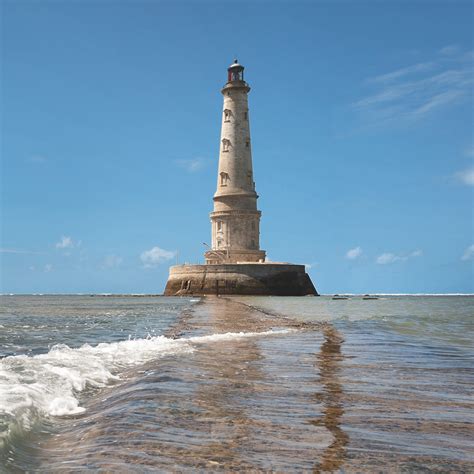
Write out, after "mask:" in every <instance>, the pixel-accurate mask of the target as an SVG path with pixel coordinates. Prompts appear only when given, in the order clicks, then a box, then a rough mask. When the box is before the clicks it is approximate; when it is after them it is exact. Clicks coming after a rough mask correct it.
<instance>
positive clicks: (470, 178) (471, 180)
mask: <svg viewBox="0 0 474 474" xmlns="http://www.w3.org/2000/svg"><path fill="white" fill-rule="evenodd" d="M454 177H455V178H456V179H457V180H458V181H459V182H460V183H462V184H465V185H466V186H474V167H472V168H468V169H465V170H463V171H458V172H457V173H455V174H454Z"/></svg>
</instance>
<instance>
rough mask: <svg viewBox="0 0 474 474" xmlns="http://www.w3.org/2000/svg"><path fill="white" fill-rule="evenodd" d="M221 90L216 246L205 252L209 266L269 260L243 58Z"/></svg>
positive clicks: (214, 224)
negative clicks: (264, 243)
mask: <svg viewBox="0 0 474 474" xmlns="http://www.w3.org/2000/svg"><path fill="white" fill-rule="evenodd" d="M221 92H222V95H223V96H224V104H223V108H222V126H221V139H220V142H219V166H218V171H217V189H216V193H215V194H214V210H213V212H211V214H210V217H211V230H212V247H211V250H209V251H208V252H206V254H205V257H206V263H208V264H218V263H239V262H264V261H265V252H264V251H263V250H260V217H261V212H260V211H258V210H257V199H258V195H257V192H256V190H255V181H254V176H253V167H252V143H251V140H250V116H249V107H248V93H249V92H250V87H249V85H248V84H247V83H246V82H245V80H244V66H242V65H240V64H239V63H238V61H237V60H235V61H234V63H233V64H232V65H231V66H230V67H229V68H228V69H227V83H226V84H225V85H224V87H223V88H222V91H221Z"/></svg>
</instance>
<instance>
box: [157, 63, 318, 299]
mask: <svg viewBox="0 0 474 474" xmlns="http://www.w3.org/2000/svg"><path fill="white" fill-rule="evenodd" d="M249 91H250V87H249V85H248V84H247V83H246V82H245V80H244V67H243V66H242V65H240V64H239V63H238V62H237V60H236V61H235V62H234V63H233V64H232V65H231V66H230V67H229V68H228V69H227V82H226V84H225V85H224V87H223V88H222V90H221V92H222V95H223V96H224V106H223V109H222V127H221V139H220V143H219V165H218V170H217V190H216V192H215V193H214V198H213V199H214V209H213V212H211V214H210V217H211V231H212V245H211V247H210V248H209V250H208V251H207V252H206V253H205V254H204V255H205V258H206V264H205V265H189V264H184V265H174V266H172V267H171V268H170V273H169V278H168V282H167V283H166V288H165V295H189V294H193V295H211V294H215V295H222V294H224V295H279V296H303V295H317V294H318V293H317V291H316V288H315V287H314V285H313V283H312V281H311V279H310V277H309V275H308V274H307V273H306V270H305V266H304V265H295V264H292V263H286V262H266V261H265V252H264V251H263V250H260V217H261V212H260V211H259V210H258V209H257V199H258V195H257V192H256V191H255V181H254V178H253V169H252V144H251V141H250V121H249V108H248V93H249Z"/></svg>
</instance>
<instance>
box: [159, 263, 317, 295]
mask: <svg viewBox="0 0 474 474" xmlns="http://www.w3.org/2000/svg"><path fill="white" fill-rule="evenodd" d="M211 294H214V295H215V294H220V295H270V296H305V295H318V293H317V291H316V289H315V287H314V286H313V283H312V282H311V279H310V278H309V276H308V274H307V273H306V272H305V267H304V265H292V264H280V263H242V264H222V265H176V266H173V267H171V268H170V275H169V278H168V283H167V284H166V289H165V295H168V296H171V295H211Z"/></svg>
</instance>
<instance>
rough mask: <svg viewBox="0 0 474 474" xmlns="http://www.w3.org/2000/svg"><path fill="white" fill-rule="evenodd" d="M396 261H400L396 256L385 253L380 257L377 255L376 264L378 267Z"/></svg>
mask: <svg viewBox="0 0 474 474" xmlns="http://www.w3.org/2000/svg"><path fill="white" fill-rule="evenodd" d="M398 260H400V257H398V256H397V255H394V254H393V253H390V252H387V253H383V254H382V255H379V256H378V257H377V260H376V262H377V263H378V264H379V265H387V264H388V263H393V262H396V261H398Z"/></svg>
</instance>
